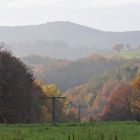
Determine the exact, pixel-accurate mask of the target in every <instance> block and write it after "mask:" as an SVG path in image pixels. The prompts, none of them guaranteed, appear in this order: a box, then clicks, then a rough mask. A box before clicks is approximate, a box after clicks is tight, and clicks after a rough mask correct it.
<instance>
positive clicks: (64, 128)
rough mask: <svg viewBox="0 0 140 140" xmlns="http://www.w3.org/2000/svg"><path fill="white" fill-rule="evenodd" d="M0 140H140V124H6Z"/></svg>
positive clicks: (0, 128) (1, 129) (2, 128)
mask: <svg viewBox="0 0 140 140" xmlns="http://www.w3.org/2000/svg"><path fill="white" fill-rule="evenodd" d="M0 140H140V123H138V122H94V123H81V124H78V123H77V124H76V123H69V124H57V125H51V124H16V125H6V124H5V125H0Z"/></svg>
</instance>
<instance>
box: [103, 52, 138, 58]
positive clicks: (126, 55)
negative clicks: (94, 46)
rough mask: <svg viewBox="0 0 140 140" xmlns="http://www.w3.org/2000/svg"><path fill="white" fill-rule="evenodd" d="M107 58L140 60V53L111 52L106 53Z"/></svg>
mask: <svg viewBox="0 0 140 140" xmlns="http://www.w3.org/2000/svg"><path fill="white" fill-rule="evenodd" d="M105 56H106V57H109V58H111V57H115V56H116V57H122V58H125V59H132V58H140V51H121V52H111V53H106V54H105Z"/></svg>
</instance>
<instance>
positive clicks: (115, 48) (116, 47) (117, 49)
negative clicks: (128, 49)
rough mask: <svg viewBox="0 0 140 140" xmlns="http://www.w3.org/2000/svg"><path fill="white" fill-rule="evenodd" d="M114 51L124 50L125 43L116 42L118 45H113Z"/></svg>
mask: <svg viewBox="0 0 140 140" xmlns="http://www.w3.org/2000/svg"><path fill="white" fill-rule="evenodd" d="M112 49H113V50H114V51H117V52H120V51H121V50H123V49H124V45H123V44H121V43H120V44H116V45H114V46H113V48H112Z"/></svg>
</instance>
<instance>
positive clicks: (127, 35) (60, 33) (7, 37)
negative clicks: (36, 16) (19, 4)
mask: <svg viewBox="0 0 140 140" xmlns="http://www.w3.org/2000/svg"><path fill="white" fill-rule="evenodd" d="M139 38H140V31H132V32H130V31H128V32H105V31H100V30H96V29H93V28H90V27H86V26H83V25H78V24H75V23H71V22H60V21H59V22H49V23H46V24H40V25H29V26H15V27H8V26H7V27H5V26H1V27H0V41H5V42H15V41H16V42H18V41H23V42H27V41H31V42H32V41H37V40H44V41H46V40H48V41H52V40H60V41H63V42H66V43H67V44H68V45H69V46H70V47H79V46H85V47H86V46H87V47H95V48H99V47H100V48H102V49H103V48H110V47H111V46H112V45H114V44H116V43H124V44H131V45H139V44H140V39H139Z"/></svg>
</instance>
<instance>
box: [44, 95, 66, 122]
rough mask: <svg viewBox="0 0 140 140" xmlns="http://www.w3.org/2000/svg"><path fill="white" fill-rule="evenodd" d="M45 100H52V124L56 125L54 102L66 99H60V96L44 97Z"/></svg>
mask: <svg viewBox="0 0 140 140" xmlns="http://www.w3.org/2000/svg"><path fill="white" fill-rule="evenodd" d="M45 98H46V99H51V100H52V123H53V124H55V123H56V114H55V102H56V99H65V98H66V97H61V96H50V97H45Z"/></svg>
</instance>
